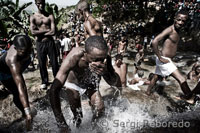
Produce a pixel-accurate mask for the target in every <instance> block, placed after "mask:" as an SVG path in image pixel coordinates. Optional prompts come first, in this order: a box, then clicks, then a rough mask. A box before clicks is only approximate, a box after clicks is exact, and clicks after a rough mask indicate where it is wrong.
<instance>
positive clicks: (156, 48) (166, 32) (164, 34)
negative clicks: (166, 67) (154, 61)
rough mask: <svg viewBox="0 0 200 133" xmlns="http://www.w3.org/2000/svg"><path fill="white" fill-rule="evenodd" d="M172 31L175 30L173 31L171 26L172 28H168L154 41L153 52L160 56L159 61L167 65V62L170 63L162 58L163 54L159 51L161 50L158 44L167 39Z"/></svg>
mask: <svg viewBox="0 0 200 133" xmlns="http://www.w3.org/2000/svg"><path fill="white" fill-rule="evenodd" d="M172 31H173V30H172V28H171V26H170V27H168V28H166V29H165V30H164V31H162V32H161V33H160V34H158V35H157V36H156V37H155V39H154V40H153V41H152V46H153V50H154V52H155V54H156V55H157V56H158V58H159V60H160V61H161V62H163V63H167V62H169V61H168V60H166V59H163V58H162V57H161V53H160V51H159V49H158V44H159V42H160V41H161V40H163V39H164V38H165V37H167V36H169V35H170V33H171V32H172Z"/></svg>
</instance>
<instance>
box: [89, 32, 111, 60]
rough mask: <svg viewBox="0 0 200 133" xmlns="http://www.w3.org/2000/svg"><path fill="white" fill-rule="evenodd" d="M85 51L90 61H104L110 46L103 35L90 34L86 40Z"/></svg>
mask: <svg viewBox="0 0 200 133" xmlns="http://www.w3.org/2000/svg"><path fill="white" fill-rule="evenodd" d="M85 51H86V53H87V59H88V61H89V62H98V61H101V62H102V61H103V60H104V59H105V58H106V57H107V54H108V46H107V44H106V41H105V40H104V39H103V37H101V36H97V35H95V36H90V37H89V38H88V39H87V40H86V42H85Z"/></svg>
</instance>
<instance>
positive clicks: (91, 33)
mask: <svg viewBox="0 0 200 133" xmlns="http://www.w3.org/2000/svg"><path fill="white" fill-rule="evenodd" d="M84 27H85V30H86V31H87V33H88V34H89V36H94V35H96V34H97V33H96V31H95V30H94V29H93V27H92V25H91V23H90V21H86V22H85V23H84Z"/></svg>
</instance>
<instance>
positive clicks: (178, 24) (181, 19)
mask: <svg viewBox="0 0 200 133" xmlns="http://www.w3.org/2000/svg"><path fill="white" fill-rule="evenodd" d="M187 19H188V11H186V10H180V11H178V12H177V13H176V14H175V19H174V26H175V28H176V29H181V28H182V27H183V26H184V25H185V23H186V21H187Z"/></svg>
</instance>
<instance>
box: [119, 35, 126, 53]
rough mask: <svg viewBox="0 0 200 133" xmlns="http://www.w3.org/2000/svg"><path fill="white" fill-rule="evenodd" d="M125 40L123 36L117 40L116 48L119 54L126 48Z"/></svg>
mask: <svg viewBox="0 0 200 133" xmlns="http://www.w3.org/2000/svg"><path fill="white" fill-rule="evenodd" d="M127 45H128V43H127V40H126V39H125V37H124V36H122V37H121V38H120V41H119V45H118V48H117V53H118V54H121V55H124V54H125V52H126V49H127Z"/></svg>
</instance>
